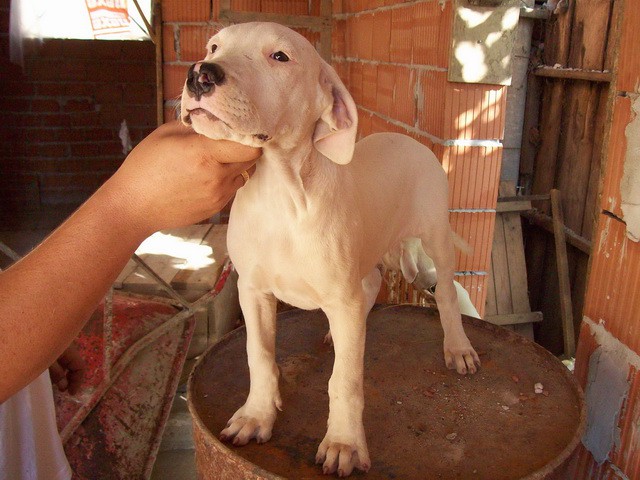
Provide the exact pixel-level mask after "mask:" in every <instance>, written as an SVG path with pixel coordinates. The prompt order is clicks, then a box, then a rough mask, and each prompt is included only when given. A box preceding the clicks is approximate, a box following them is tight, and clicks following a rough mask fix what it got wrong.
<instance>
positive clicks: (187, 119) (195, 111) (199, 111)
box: [182, 107, 271, 142]
mask: <svg viewBox="0 0 640 480" xmlns="http://www.w3.org/2000/svg"><path fill="white" fill-rule="evenodd" d="M201 115H202V116H205V117H206V119H207V120H208V121H211V122H215V121H220V122H222V123H223V124H224V125H225V126H226V127H227V128H229V129H230V130H234V129H233V127H231V125H229V124H228V123H227V122H225V121H224V120H222V119H221V118H220V117H217V116H215V115H214V114H213V113H211V112H210V111H209V110H206V109H204V108H202V107H197V108H192V109H190V110H187V114H186V115H185V116H184V118H183V119H182V120H183V122H184V123H185V124H186V125H191V124H193V120H192V118H191V117H193V116H201ZM251 135H252V136H253V137H254V138H255V139H256V140H260V141H261V142H268V141H269V140H271V136H270V135H268V134H266V133H254V134H251Z"/></svg>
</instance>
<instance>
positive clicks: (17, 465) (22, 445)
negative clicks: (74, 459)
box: [0, 371, 71, 480]
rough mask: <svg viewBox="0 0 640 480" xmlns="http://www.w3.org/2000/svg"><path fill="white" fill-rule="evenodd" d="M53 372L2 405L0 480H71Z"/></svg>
mask: <svg viewBox="0 0 640 480" xmlns="http://www.w3.org/2000/svg"><path fill="white" fill-rule="evenodd" d="M70 478H71V468H70V467H69V462H68V461H67V458H66V456H65V454H64V450H63V448H62V442H61V441H60V435H59V434H58V428H57V425H56V415H55V407H54V403H53V390H52V388H51V380H50V378H49V372H48V371H45V372H44V373H42V375H40V376H39V377H38V378H37V379H36V380H34V381H33V382H32V383H30V384H29V385H27V386H26V387H25V388H23V389H22V390H20V391H19V392H18V393H16V394H15V395H14V396H12V397H11V398H9V399H8V400H6V401H5V402H4V403H2V404H0V480H69V479H70Z"/></svg>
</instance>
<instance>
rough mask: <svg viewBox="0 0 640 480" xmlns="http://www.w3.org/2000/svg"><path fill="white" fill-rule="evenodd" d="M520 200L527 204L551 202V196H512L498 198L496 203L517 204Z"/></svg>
mask: <svg viewBox="0 0 640 480" xmlns="http://www.w3.org/2000/svg"><path fill="white" fill-rule="evenodd" d="M522 200H524V201H527V202H538V201H542V200H551V195H549V194H548V193H543V194H540V195H512V196H509V197H498V202H519V201H522Z"/></svg>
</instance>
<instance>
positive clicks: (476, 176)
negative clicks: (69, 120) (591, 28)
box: [163, 0, 506, 313]
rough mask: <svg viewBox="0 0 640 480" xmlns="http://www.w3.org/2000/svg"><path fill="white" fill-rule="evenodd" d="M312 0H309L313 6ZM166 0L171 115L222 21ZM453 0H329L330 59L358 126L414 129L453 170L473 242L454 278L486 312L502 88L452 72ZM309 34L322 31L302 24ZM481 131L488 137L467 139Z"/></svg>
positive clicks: (466, 234)
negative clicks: (451, 76) (461, 79)
mask: <svg viewBox="0 0 640 480" xmlns="http://www.w3.org/2000/svg"><path fill="white" fill-rule="evenodd" d="M309 3H310V6H309ZM205 4H206V5H209V2H202V1H198V0H189V1H178V0H164V1H163V21H164V29H163V33H164V49H165V57H164V61H165V68H164V76H165V91H164V96H165V100H166V103H165V105H166V113H167V118H173V116H174V115H175V109H176V106H177V105H178V96H179V95H180V92H181V90H182V85H183V83H184V79H185V77H186V72H187V70H188V68H189V66H190V65H191V64H192V63H193V62H194V61H196V60H199V59H200V58H201V57H202V55H203V53H204V44H205V42H206V38H208V36H209V35H211V34H212V33H213V32H214V31H216V30H217V29H218V28H220V27H221V25H220V24H219V22H218V18H219V2H218V1H214V2H213V6H212V8H208V7H205V6H203V5H205ZM319 5H320V2H319V1H318V0H316V1H312V2H307V1H299V0H298V1H287V2H284V1H265V0H262V1H260V0H253V1H251V0H235V1H232V3H231V8H232V10H237V11H261V12H265V13H267V12H269V13H293V14H306V13H310V14H314V15H317V14H319V11H320V7H319ZM309 9H310V10H309ZM452 21H453V8H452V2H451V1H447V2H441V1H439V0H425V1H412V2H402V1H397V0H396V1H393V0H384V1H383V0H359V1H357V2H355V1H341V0H334V1H333V31H332V60H333V65H334V67H335V68H336V70H337V71H338V74H339V75H340V77H341V78H342V80H343V81H344V82H345V84H346V85H347V87H348V88H349V90H350V92H351V94H352V95H353V97H354V99H355V101H356V104H357V105H358V111H359V121H360V132H359V134H360V136H364V135H368V134H370V133H373V132H378V131H396V132H402V133H405V134H408V135H410V136H412V137H414V138H416V139H417V140H418V141H420V142H422V143H424V144H425V145H427V146H429V147H430V148H432V149H433V150H434V152H435V153H436V155H437V156H438V158H439V159H440V161H441V162H442V164H443V167H444V168H445V170H446V171H447V173H448V175H449V183H450V203H451V209H452V214H451V222H452V225H453V227H454V229H455V230H456V232H458V234H460V235H461V236H462V237H463V238H465V239H466V240H467V241H468V242H469V243H470V244H471V245H472V246H473V247H474V253H473V255H471V256H469V257H466V256H462V255H461V254H459V255H458V266H457V268H458V271H459V272H460V275H459V276H458V280H459V281H460V282H461V283H462V284H463V285H464V286H465V287H466V288H467V289H468V290H469V292H470V294H471V298H472V300H473V302H474V303H475V305H476V307H477V308H478V310H480V312H481V313H482V312H483V311H484V303H485V295H486V294H485V281H486V278H487V276H486V273H487V271H488V269H489V266H490V255H491V252H490V246H491V243H492V238H493V225H494V216H495V211H494V209H495V202H496V198H497V191H498V190H497V189H498V182H499V177H500V166H501V160H502V147H501V144H500V142H499V140H501V139H502V138H503V133H504V112H505V102H506V88H505V87H501V86H493V85H471V84H458V83H450V82H448V81H447V68H448V58H449V45H450V43H451V27H452ZM301 33H303V34H305V35H306V36H307V38H309V39H310V40H311V41H312V42H313V43H315V42H317V41H318V40H319V35H318V34H317V33H315V34H314V33H312V32H301ZM477 141H484V142H485V143H484V144H482V145H483V146H469V145H470V144H474V145H475V144H477Z"/></svg>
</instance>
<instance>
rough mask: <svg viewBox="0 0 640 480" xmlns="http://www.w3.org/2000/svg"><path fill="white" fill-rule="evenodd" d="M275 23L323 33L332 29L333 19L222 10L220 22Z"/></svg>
mask: <svg viewBox="0 0 640 480" xmlns="http://www.w3.org/2000/svg"><path fill="white" fill-rule="evenodd" d="M258 19H259V20H260V21H261V22H275V23H280V24H282V25H286V26H288V27H293V28H307V29H309V30H313V31H319V32H322V31H323V30H324V29H326V28H331V18H324V17H316V16H311V15H283V14H279V13H261V12H233V11H229V10H220V21H221V22H225V23H245V22H255V21H256V20H258Z"/></svg>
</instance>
